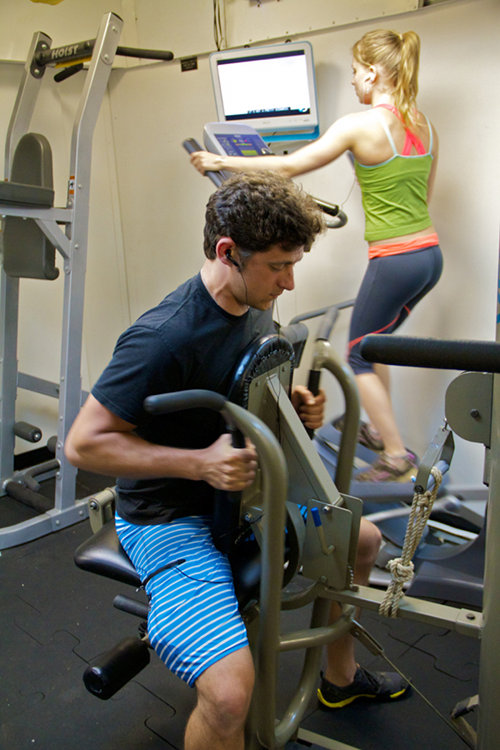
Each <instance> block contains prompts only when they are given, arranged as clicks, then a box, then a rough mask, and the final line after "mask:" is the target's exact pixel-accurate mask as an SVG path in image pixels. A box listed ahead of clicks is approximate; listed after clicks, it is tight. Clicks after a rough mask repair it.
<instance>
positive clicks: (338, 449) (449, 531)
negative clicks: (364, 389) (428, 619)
mask: <svg viewBox="0 0 500 750" xmlns="http://www.w3.org/2000/svg"><path fill="white" fill-rule="evenodd" d="M353 302H354V301H353V300H348V301H346V302H342V303H339V304H337V305H331V306H330V307H326V308H321V309H319V310H315V311H312V312H308V313H304V314H301V315H297V316H296V317H295V318H293V320H292V321H291V324H293V325H294V324H297V323H303V322H304V321H308V320H311V319H315V318H321V322H320V324H319V326H318V330H317V332H316V335H315V338H314V342H313V349H312V363H311V370H310V374H309V383H308V386H309V388H310V389H311V390H313V391H317V389H318V388H319V381H320V372H321V370H322V369H326V370H327V371H329V372H330V373H331V374H332V375H333V376H334V378H335V380H336V381H337V383H338V384H339V385H340V387H341V390H342V394H343V398H344V405H345V414H344V429H343V431H342V432H339V431H338V430H337V429H336V428H335V427H334V426H333V425H332V424H326V425H324V426H323V427H321V428H320V429H319V430H318V431H317V432H316V434H315V435H314V443H315V445H316V448H317V450H318V453H319V455H320V456H321V458H322V460H323V462H324V464H325V466H326V468H327V470H328V472H329V473H330V475H331V476H332V477H333V479H334V481H335V483H336V485H337V486H338V487H339V488H341V489H342V491H343V492H348V493H350V494H353V495H354V496H355V497H359V498H361V499H362V500H363V513H364V515H365V516H366V517H367V518H369V519H370V520H371V521H372V522H373V523H376V524H377V526H378V527H379V528H380V530H381V532H382V535H383V537H384V544H383V546H382V548H381V550H380V553H379V557H378V560H377V567H376V568H374V571H373V573H372V579H371V580H372V583H374V584H376V583H379V584H380V585H382V586H385V585H387V581H388V575H387V573H386V572H385V570H386V565H387V563H388V562H389V561H390V560H391V559H393V558H395V557H399V555H400V554H401V549H402V547H403V543H404V539H405V534H406V527H407V520H408V516H409V514H410V511H411V501H412V498H413V495H414V491H415V487H416V486H419V485H422V484H423V485H424V487H425V488H427V483H428V482H429V483H430V486H432V482H433V480H432V477H431V476H430V475H429V471H428V469H429V467H430V466H433V465H437V466H438V468H439V470H440V472H441V474H442V476H443V481H442V483H441V485H440V487H439V491H438V499H437V501H436V502H435V503H434V506H433V512H432V515H431V518H430V520H429V522H428V524H427V526H426V529H425V533H424V536H423V538H422V539H421V541H420V544H419V546H418V548H417V550H416V552H415V554H414V562H415V565H416V567H417V574H416V576H415V579H414V581H413V583H412V588H411V592H412V593H414V594H415V595H417V596H423V597H430V598H437V599H443V600H449V601H452V602H455V603H461V604H463V605H465V606H470V607H479V608H480V607H481V601H482V588H483V563H484V517H483V516H482V515H480V514H477V513H475V512H474V511H471V510H470V509H469V508H468V507H467V506H465V505H464V504H463V503H462V502H461V501H460V500H459V499H458V498H456V497H455V496H454V495H450V494H448V492H447V488H446V479H447V477H448V471H449V468H450V464H451V462H452V457H453V453H454V439H453V432H452V431H451V430H450V429H449V427H448V426H440V427H439V428H438V430H437V432H436V435H435V436H434V438H433V440H432V441H431V443H430V445H429V448H428V450H427V452H426V454H425V455H424V456H423V457H422V460H421V461H420V462H419V463H420V466H421V467H422V471H420V472H416V474H415V477H414V478H413V481H411V482H404V483H399V482H380V483H377V484H371V483H368V482H358V481H356V468H357V466H359V462H360V461H363V462H365V463H370V462H372V461H373V460H374V459H375V458H376V454H375V453H374V452H373V451H370V450H369V449H368V448H365V447H364V446H362V445H359V443H358V444H357V445H356V451H355V456H354V461H353V464H352V465H351V466H349V465H348V463H347V462H346V461H345V458H344V456H343V450H344V448H343V446H344V445H345V444H351V443H352V441H354V442H356V440H357V434H358V426H359V416H360V411H359V405H358V403H357V402H358V398H357V388H356V382H355V378H354V375H353V373H352V370H351V369H350V367H349V366H348V365H347V364H346V362H345V361H344V360H343V359H342V358H340V357H339V355H338V353H337V352H336V351H335V348H334V347H333V346H332V345H331V336H332V331H333V329H334V326H335V323H336V321H337V318H338V316H339V314H340V312H341V311H342V310H345V309H348V308H350V307H351V306H352V305H353ZM457 434H461V433H460V432H459V431H457ZM353 466H354V470H353ZM358 470H359V469H358ZM433 565H439V573H440V575H439V576H433V575H429V574H428V573H427V572H426V571H428V570H431V571H432V570H433ZM445 571H446V573H445Z"/></svg>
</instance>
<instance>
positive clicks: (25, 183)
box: [3, 133, 59, 280]
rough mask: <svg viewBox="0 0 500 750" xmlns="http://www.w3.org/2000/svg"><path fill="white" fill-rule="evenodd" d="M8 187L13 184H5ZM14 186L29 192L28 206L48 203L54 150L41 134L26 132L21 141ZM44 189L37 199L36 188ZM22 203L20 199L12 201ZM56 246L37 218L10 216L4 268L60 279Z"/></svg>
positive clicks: (6, 226) (18, 275)
mask: <svg viewBox="0 0 500 750" xmlns="http://www.w3.org/2000/svg"><path fill="white" fill-rule="evenodd" d="M5 186H6V188H8V187H9V183H5ZM10 186H11V187H12V188H18V191H17V192H18V193H20V194H25V197H26V202H27V205H43V206H46V195H47V189H48V190H49V191H52V199H53V190H52V188H53V177H52V151H51V148H50V143H49V142H48V140H47V139H46V138H45V136H43V135H41V134H40V133H26V134H25V135H23V137H22V138H21V139H20V140H19V143H18V144H17V147H16V150H15V153H14V159H13V162H12V170H11V183H10ZM37 187H38V188H44V190H40V191H39V192H40V193H43V195H41V197H40V200H39V201H37V190H36V188H37ZM11 202H16V203H17V202H18V201H13V200H12V201H11ZM55 253H56V251H55V248H54V246H53V245H52V244H51V243H50V242H49V240H48V239H47V237H46V236H45V235H44V233H43V232H42V230H41V229H40V228H39V227H38V226H37V224H36V223H35V221H33V219H26V220H25V219H23V218H21V217H18V216H7V217H6V218H5V222H4V231H3V267H4V271H5V273H6V274H7V275H8V276H13V277H16V278H30V279H49V280H53V279H56V278H57V277H58V275H59V270H58V269H57V268H56V265H55Z"/></svg>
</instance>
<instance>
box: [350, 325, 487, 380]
mask: <svg viewBox="0 0 500 750" xmlns="http://www.w3.org/2000/svg"><path fill="white" fill-rule="evenodd" d="M360 351H361V354H362V355H363V357H364V358H365V359H367V360H368V361H369V362H380V363H382V364H393V365H409V366H411V367H435V368H437V369H441V370H469V371H471V372H500V344H498V343H496V342H495V341H446V340H443V339H429V338H413V337H410V336H394V335H392V334H391V335H388V334H370V335H369V336H365V337H364V338H363V340H362V341H361V347H360Z"/></svg>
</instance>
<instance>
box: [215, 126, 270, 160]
mask: <svg viewBox="0 0 500 750" xmlns="http://www.w3.org/2000/svg"><path fill="white" fill-rule="evenodd" d="M203 141H204V143H205V148H206V149H207V151H211V152H212V153H213V154H220V155H221V156H250V157H251V156H267V155H269V154H271V153H272V151H271V149H270V148H269V147H268V146H266V144H265V143H264V141H263V140H262V137H261V136H260V135H259V133H257V131H256V130H255V129H254V128H252V127H250V126H249V125H242V124H240V123H237V122H208V123H207V124H206V125H205V127H204V129H203Z"/></svg>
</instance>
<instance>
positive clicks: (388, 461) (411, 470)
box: [353, 451, 418, 482]
mask: <svg viewBox="0 0 500 750" xmlns="http://www.w3.org/2000/svg"><path fill="white" fill-rule="evenodd" d="M417 468H418V467H417V459H416V456H415V455H414V454H413V453H410V451H408V452H407V454H406V455H405V456H396V457H395V456H388V455H387V453H383V452H382V453H381V454H380V455H379V457H378V458H377V460H376V461H374V462H373V463H372V465H371V466H370V467H369V468H368V469H366V471H361V472H360V473H359V474H356V475H355V476H354V477H353V478H354V480H355V481H356V482H409V481H410V480H411V478H412V477H413V476H415V475H416V473H417Z"/></svg>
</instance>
